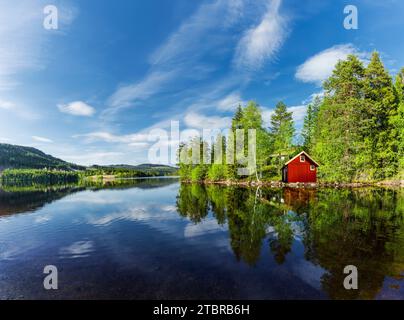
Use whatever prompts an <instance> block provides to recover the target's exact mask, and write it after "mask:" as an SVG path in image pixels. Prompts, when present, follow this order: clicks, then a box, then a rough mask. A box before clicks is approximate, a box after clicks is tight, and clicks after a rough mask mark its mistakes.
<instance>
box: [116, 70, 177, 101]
mask: <svg viewBox="0 0 404 320" xmlns="http://www.w3.org/2000/svg"><path fill="white" fill-rule="evenodd" d="M173 75H174V72H165V73H163V72H153V73H150V74H149V75H148V76H147V77H146V78H145V79H143V80H141V81H139V82H137V83H134V84H130V85H127V86H122V87H120V88H119V89H118V90H117V91H116V92H115V93H114V94H113V95H112V96H111V97H110V98H109V101H108V104H109V105H110V106H112V107H126V106H128V105H129V104H130V103H133V102H134V101H136V100H145V99H147V98H149V97H150V96H152V95H153V94H154V93H156V92H158V91H159V90H160V89H161V87H162V86H163V85H164V83H166V82H167V81H168V80H170V79H171V78H172V77H173Z"/></svg>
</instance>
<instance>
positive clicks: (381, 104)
mask: <svg viewBox="0 0 404 320" xmlns="http://www.w3.org/2000/svg"><path fill="white" fill-rule="evenodd" d="M364 95H365V101H366V105H367V106H368V107H367V108H366V110H364V111H365V112H364V116H365V118H366V119H368V121H367V126H366V128H365V132H364V136H365V138H366V139H365V142H366V148H365V150H366V151H367V157H366V158H367V161H368V167H370V168H372V169H373V170H372V173H373V178H376V179H384V178H387V177H391V176H393V175H394V174H395V173H396V172H397V164H398V157H397V156H398V154H397V148H398V145H397V140H398V139H397V138H398V137H397V132H396V131H395V130H394V125H393V124H392V121H391V120H392V119H393V118H395V117H396V116H397V107H398V97H397V94H396V91H395V89H394V86H393V82H392V79H391V77H390V75H389V74H388V72H387V71H386V69H385V68H384V65H383V63H382V61H381V60H380V57H379V54H378V53H377V52H374V53H373V54H372V58H371V60H370V63H369V65H368V66H367V68H366V70H365V76H364Z"/></svg>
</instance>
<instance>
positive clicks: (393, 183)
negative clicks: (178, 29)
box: [181, 180, 404, 188]
mask: <svg viewBox="0 0 404 320" xmlns="http://www.w3.org/2000/svg"><path fill="white" fill-rule="evenodd" d="M181 182H184V183H199V184H206V185H210V184H211V185H224V186H244V187H258V186H259V187H261V186H262V187H271V188H284V187H289V188H321V187H328V188H363V187H401V188H403V187H404V180H389V181H377V182H317V183H312V182H310V183H304V182H296V183H285V182H281V181H244V180H242V181H237V180H221V181H211V180H203V181H197V182H195V181H191V180H182V181H181Z"/></svg>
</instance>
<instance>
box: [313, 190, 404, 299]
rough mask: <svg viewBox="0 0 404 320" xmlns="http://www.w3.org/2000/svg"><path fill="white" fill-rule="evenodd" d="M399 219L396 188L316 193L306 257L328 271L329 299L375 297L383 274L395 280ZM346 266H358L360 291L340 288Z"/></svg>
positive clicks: (401, 262) (403, 254)
mask: <svg viewBox="0 0 404 320" xmlns="http://www.w3.org/2000/svg"><path fill="white" fill-rule="evenodd" d="M400 193H401V196H400V198H401V199H402V197H403V194H402V191H400ZM401 201H402V200H401ZM402 219H403V206H402V205H398V203H397V191H394V190H357V191H353V190H347V189H345V190H338V191H335V190H326V191H322V192H321V193H320V194H319V198H318V201H316V202H314V203H311V205H310V211H309V215H308V217H307V230H306V237H305V247H306V257H307V259H309V260H311V261H313V262H315V263H317V264H319V265H321V266H322V267H323V268H325V269H326V270H327V273H326V274H325V275H324V276H323V278H322V284H323V288H324V290H325V291H327V292H328V294H329V295H330V297H331V298H334V299H352V298H361V299H371V298H374V297H375V295H376V294H377V292H378V291H379V290H380V288H381V286H382V285H383V280H384V278H385V276H386V275H389V276H393V277H394V276H398V275H399V273H398V269H399V268H400V267H398V268H397V265H398V266H401V272H402V270H403V266H404V251H403V250H404V246H403V235H404V234H403V220H402ZM400 242H401V243H400ZM346 265H355V266H356V267H357V268H358V271H359V277H358V279H359V290H345V289H344V287H343V285H342V284H343V280H344V278H345V276H346V275H344V274H343V269H344V267H345V266H346Z"/></svg>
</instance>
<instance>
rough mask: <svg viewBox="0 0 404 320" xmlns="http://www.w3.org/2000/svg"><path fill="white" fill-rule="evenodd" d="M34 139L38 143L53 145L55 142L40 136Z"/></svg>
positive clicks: (33, 137)
mask: <svg viewBox="0 0 404 320" xmlns="http://www.w3.org/2000/svg"><path fill="white" fill-rule="evenodd" d="M32 139H33V140H34V141H37V142H45V143H53V141H52V140H51V139H48V138H44V137H39V136H32Z"/></svg>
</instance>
